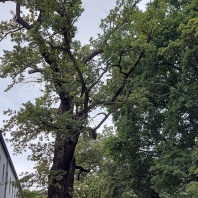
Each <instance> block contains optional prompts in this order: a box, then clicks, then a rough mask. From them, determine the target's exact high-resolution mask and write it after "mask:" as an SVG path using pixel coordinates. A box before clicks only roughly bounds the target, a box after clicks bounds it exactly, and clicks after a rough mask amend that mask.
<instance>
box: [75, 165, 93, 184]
mask: <svg viewBox="0 0 198 198" xmlns="http://www.w3.org/2000/svg"><path fill="white" fill-rule="evenodd" d="M75 169H78V170H79V173H78V176H77V180H80V175H81V173H82V172H86V173H88V172H90V170H89V169H88V170H87V169H84V168H83V167H82V166H77V165H76V166H75Z"/></svg>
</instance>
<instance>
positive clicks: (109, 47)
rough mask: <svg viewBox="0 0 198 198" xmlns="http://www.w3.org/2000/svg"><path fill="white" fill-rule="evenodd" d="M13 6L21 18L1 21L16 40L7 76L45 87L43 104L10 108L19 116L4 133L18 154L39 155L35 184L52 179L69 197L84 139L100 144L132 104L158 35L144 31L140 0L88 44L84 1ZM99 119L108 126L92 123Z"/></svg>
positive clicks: (122, 5) (121, 6)
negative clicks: (83, 31)
mask: <svg viewBox="0 0 198 198" xmlns="http://www.w3.org/2000/svg"><path fill="white" fill-rule="evenodd" d="M0 2H6V1H5V0H4V1H3V0H0ZM13 2H15V3H16V10H15V12H14V13H13V14H14V18H13V19H11V20H10V21H3V22H1V24H0V27H1V33H0V37H1V40H2V39H5V38H6V36H7V35H10V37H9V38H11V40H12V42H13V43H14V47H13V50H11V51H4V55H3V57H2V58H1V61H2V62H1V68H0V75H1V77H2V78H6V77H11V78H12V80H13V81H12V84H11V85H9V86H8V89H7V90H9V89H10V88H12V86H14V85H15V84H17V83H24V82H27V81H26V77H27V75H32V76H33V77H34V82H36V83H43V84H44V86H43V88H42V91H43V95H42V96H41V97H39V98H36V99H35V102H30V101H29V102H27V103H25V104H23V107H22V108H21V109H20V110H19V111H18V112H14V111H12V110H8V111H7V113H8V114H9V115H10V116H11V118H10V119H9V120H8V121H6V123H5V125H4V127H3V129H2V132H11V135H12V139H11V142H13V144H14V146H15V150H16V152H21V151H22V150H24V149H25V148H29V149H31V150H32V155H31V156H30V159H31V160H33V161H36V162H37V163H36V166H35V168H36V172H35V174H32V175H29V176H28V178H29V179H30V178H32V179H33V181H35V180H36V181H37V182H38V184H41V185H44V184H46V182H47V183H48V197H49V198H61V197H64V198H67V197H68V198H69V197H72V194H73V183H74V172H75V168H77V167H79V166H78V165H77V164H76V160H75V156H74V152H75V148H76V145H77V143H78V139H79V136H80V134H83V135H86V136H89V137H92V138H93V139H95V138H96V136H97V134H96V131H97V129H98V128H99V127H100V126H101V125H102V124H103V123H104V121H105V120H106V119H107V118H108V117H109V116H110V115H111V114H112V113H113V112H115V111H116V110H117V109H119V108H120V107H122V105H123V104H124V103H126V102H127V101H128V98H130V95H131V90H130V86H129V84H130V82H131V79H132V77H133V72H134V71H135V69H136V68H137V67H138V66H139V65H141V62H142V60H143V58H144V57H145V54H146V53H147V52H148V53H149V49H150V45H149V43H150V41H151V38H150V35H147V34H146V33H144V32H143V31H139V30H140V29H139V26H138V20H140V19H139V17H138V13H140V11H139V10H138V9H137V3H138V2H139V0H132V1H131V0H129V1H127V0H126V1H123V0H120V1H118V2H117V5H116V7H115V8H114V9H112V10H111V11H110V13H109V15H108V16H107V17H106V19H104V20H102V23H101V28H102V29H103V34H102V35H99V37H98V39H96V40H92V39H91V40H90V43H89V44H88V45H84V46H81V44H80V42H79V41H77V40H76V39H75V34H76V31H77V28H76V26H75V23H76V21H77V20H78V18H79V16H80V15H81V13H82V12H83V9H82V7H81V3H82V2H81V1H80V0H60V1H58V0H43V1H37V0H31V1H26V0H18V1H13ZM21 6H22V7H24V8H25V9H26V10H28V13H27V14H22V11H21ZM138 31H139V33H138ZM27 72H28V73H27ZM123 93H124V94H123ZM58 103H59V107H58V108H56V106H57V104H58ZM94 110H96V112H97V114H96V115H94V113H93V111H94ZM98 117H100V122H98V123H97V124H95V125H94V126H91V124H90V122H91V121H92V120H94V119H95V118H96V119H98ZM44 139H45V140H47V142H46V141H44ZM53 139H54V141H53ZM32 140H35V141H33V142H32ZM35 142H36V143H35ZM51 162H52V166H51ZM50 166H51V168H49V167H50ZM46 175H49V177H48V178H47V177H46Z"/></svg>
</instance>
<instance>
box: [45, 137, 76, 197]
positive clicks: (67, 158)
mask: <svg viewBox="0 0 198 198" xmlns="http://www.w3.org/2000/svg"><path fill="white" fill-rule="evenodd" d="M75 139H76V140H75V141H74V140H62V139H61V137H57V139H56V147H55V152H54V159H53V165H52V168H51V170H50V174H49V187H48V198H72V197H73V183H74V172H75V158H74V151H75V147H76V144H77V139H78V135H77V134H76V138H75Z"/></svg>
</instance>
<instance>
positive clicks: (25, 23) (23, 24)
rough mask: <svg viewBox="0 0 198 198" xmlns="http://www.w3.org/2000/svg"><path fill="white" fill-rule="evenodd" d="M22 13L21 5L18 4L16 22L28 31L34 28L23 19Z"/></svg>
mask: <svg viewBox="0 0 198 198" xmlns="http://www.w3.org/2000/svg"><path fill="white" fill-rule="evenodd" d="M20 12H21V10H20V4H19V3H16V16H15V20H16V22H17V23H19V24H20V25H22V26H23V27H24V28H25V29H26V30H30V29H31V28H32V27H33V26H32V25H29V23H27V22H26V21H25V20H23V19H22V18H21V16H20Z"/></svg>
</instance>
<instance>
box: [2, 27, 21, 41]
mask: <svg viewBox="0 0 198 198" xmlns="http://www.w3.org/2000/svg"><path fill="white" fill-rule="evenodd" d="M21 29H23V27H19V28H17V29H15V30H10V31H8V32H6V33H5V35H3V36H2V38H1V39H0V41H2V40H3V39H4V38H5V37H6V36H8V34H10V33H13V32H17V31H19V30H21Z"/></svg>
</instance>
